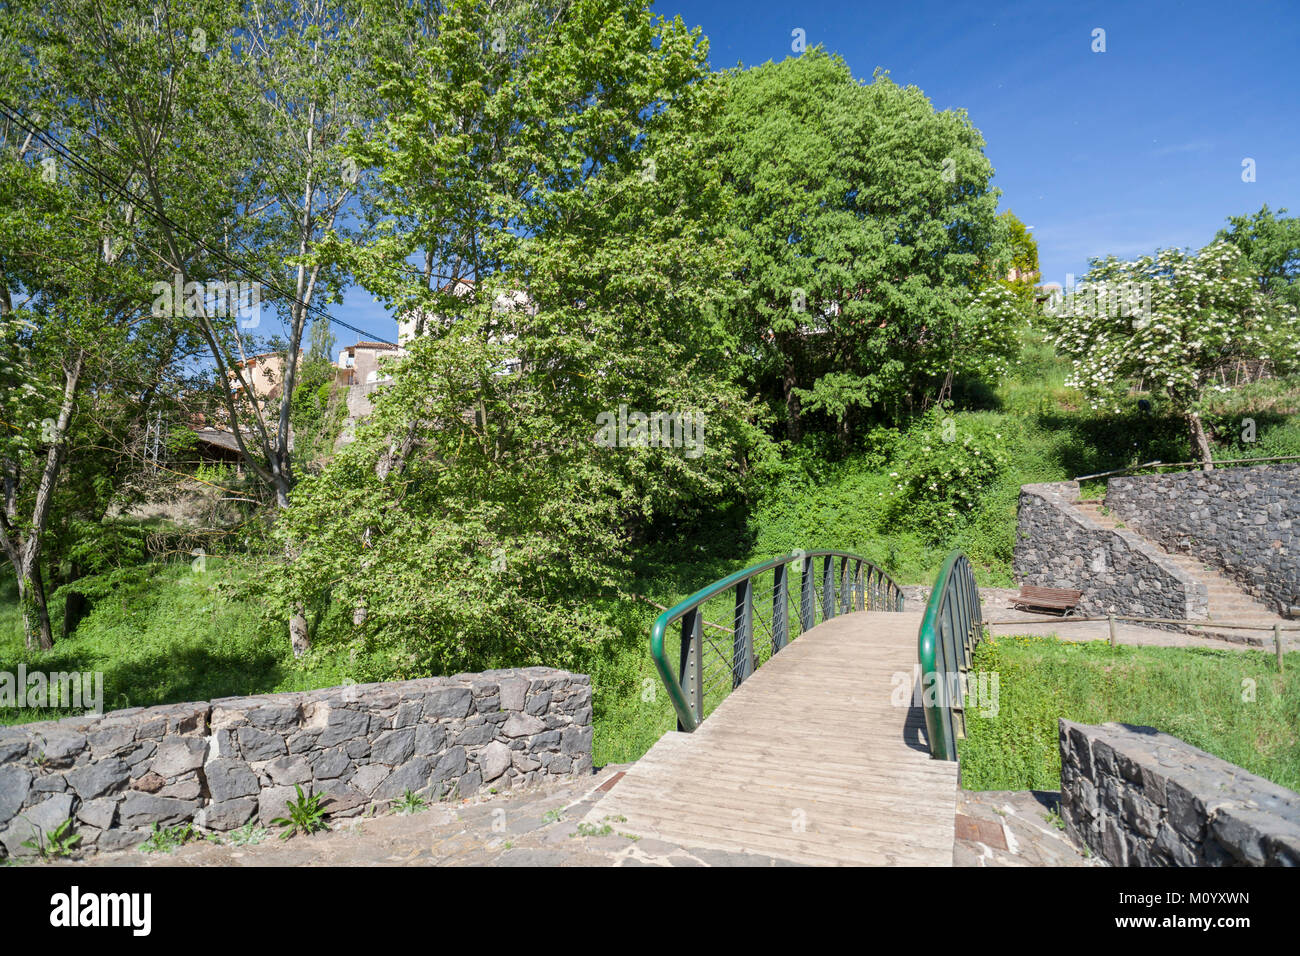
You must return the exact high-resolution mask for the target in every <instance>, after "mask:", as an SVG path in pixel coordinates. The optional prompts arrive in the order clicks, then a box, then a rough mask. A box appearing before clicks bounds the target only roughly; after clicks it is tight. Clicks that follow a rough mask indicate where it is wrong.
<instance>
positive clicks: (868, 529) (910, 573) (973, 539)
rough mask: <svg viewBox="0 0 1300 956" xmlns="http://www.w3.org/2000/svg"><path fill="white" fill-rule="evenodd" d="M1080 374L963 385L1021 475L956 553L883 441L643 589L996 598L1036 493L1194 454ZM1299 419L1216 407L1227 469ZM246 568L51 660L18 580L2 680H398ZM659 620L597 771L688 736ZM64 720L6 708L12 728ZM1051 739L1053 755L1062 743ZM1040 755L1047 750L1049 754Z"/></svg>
mask: <svg viewBox="0 0 1300 956" xmlns="http://www.w3.org/2000/svg"><path fill="white" fill-rule="evenodd" d="M1067 371H1068V362H1066V361H1063V360H1061V359H1060V358H1058V357H1057V356H1055V355H1053V354H1052V351H1051V349H1050V347H1048V346H1047V345H1045V344H1044V343H1043V341H1042V340H1041V337H1037V336H1035V335H1033V334H1030V335H1029V336H1027V338H1026V342H1025V347H1024V351H1023V353H1022V356H1021V360H1020V362H1019V363H1018V364H1017V367H1016V370H1015V373H1014V374H1013V375H1011V376H1009V377H1008V378H1007V380H1006V381H1004V382H1003V383H1001V384H1000V385H999V386H998V387H997V388H996V389H985V388H982V387H979V386H973V385H966V386H960V387H959V388H958V392H957V395H956V399H957V407H958V408H959V409H961V410H959V411H958V412H957V413H956V415H955V418H956V427H957V433H958V435H961V434H964V433H965V431H966V430H967V429H970V430H972V431H982V432H984V433H986V434H987V433H998V434H1000V435H1002V436H1004V439H1005V442H1006V460H1007V464H1006V466H1005V467H1004V468H1003V469H1002V470H1001V471H1000V472H999V473H998V474H997V476H996V478H995V479H994V480H993V481H992V482H991V483H990V484H989V485H988V486H987V487H985V488H983V489H982V490H981V492H980V494H979V496H978V500H977V501H976V502H975V504H974V506H973V507H971V508H970V509H969V511H968V512H967V513H965V514H961V515H959V516H958V517H957V519H956V520H955V522H954V524H953V526H952V527H951V528H950V529H948V530H946V531H945V533H944V534H943V535H942V539H941V540H936V539H935V538H934V537H933V536H926V535H925V534H922V533H921V532H920V531H918V530H916V529H914V528H909V527H908V526H907V523H906V520H905V518H906V509H903V511H902V513H901V517H900V510H899V509H898V508H897V507H891V504H890V493H891V488H892V487H893V486H894V484H893V479H892V478H891V474H890V473H891V472H893V471H896V470H898V469H899V468H900V467H903V466H902V464H901V462H900V459H901V458H902V457H905V456H906V454H907V453H908V450H909V448H911V447H914V446H915V445H916V444H917V442H918V440H919V438H918V436H917V435H915V434H912V433H910V432H902V433H894V434H893V435H892V436H891V435H889V434H885V435H884V436H883V439H882V441H881V442H880V443H879V444H877V445H874V446H873V445H872V444H871V443H868V445H867V447H864V448H863V449H862V450H860V451H858V452H856V453H854V454H853V455H850V456H849V457H847V458H845V459H842V460H840V461H835V462H828V461H827V460H826V458H825V456H824V455H821V454H818V453H817V452H816V449H813V448H807V449H804V450H803V452H802V453H797V454H794V455H791V460H792V461H794V460H801V461H802V462H803V464H800V465H798V466H794V465H792V466H791V467H789V468H787V469H786V470H785V471H784V472H783V473H782V475H780V476H779V477H775V478H774V479H773V481H772V483H771V485H770V487H769V488H768V490H767V492H766V493H765V494H764V495H763V496H762V497H761V498H760V499H759V500H758V501H757V502H755V503H754V504H753V506H752V508H751V510H750V511H749V512H748V513H740V512H737V513H735V514H728V515H721V516H718V517H717V519H716V521H715V522H714V524H715V526H714V527H711V528H708V529H697V530H696V533H695V535H694V536H693V537H691V538H689V539H686V540H681V539H677V538H674V539H673V540H664V541H662V542H660V543H659V544H657V545H653V546H650V547H647V548H645V549H643V551H642V552H641V554H640V555H639V557H638V561H637V564H636V567H635V569H634V580H633V581H632V582H631V584H630V585H629V587H628V590H629V591H631V592H633V593H636V594H640V595H643V596H644V597H646V598H648V599H649V600H650V601H653V602H656V603H658V604H659V605H662V606H671V605H673V604H675V603H676V602H677V601H678V600H680V599H681V598H682V597H684V596H686V595H687V594H690V593H691V592H692V591H695V590H697V589H698V588H701V587H703V586H705V585H707V584H709V583H711V582H713V581H715V580H717V579H718V578H720V577H723V576H724V575H726V574H729V573H730V572H732V571H735V570H737V569H739V568H743V567H745V566H747V565H749V564H752V563H755V562H758V561H762V560H766V559H767V558H770V557H773V556H775V555H778V554H783V553H788V552H790V551H792V550H794V549H796V548H805V549H816V548H831V549H839V550H850V551H856V552H858V553H860V554H863V555H865V556H867V557H868V558H870V559H872V560H874V561H875V562H876V563H878V564H880V565H881V566H883V567H885V568H886V569H887V570H888V571H889V572H890V573H891V574H892V575H893V576H894V577H895V579H896V580H897V581H898V582H899V583H901V584H929V583H931V581H932V580H933V576H934V574H935V571H936V570H937V568H938V567H939V565H940V563H941V562H942V560H943V557H944V555H945V554H946V553H947V552H948V550H949V549H951V548H953V547H958V548H961V549H962V550H964V551H965V552H966V553H967V554H968V556H969V557H970V558H971V560H972V563H973V564H974V565H975V569H976V576H977V579H978V580H979V583H980V584H981V585H984V586H999V585H1000V586H1007V585H1011V584H1012V583H1013V582H1012V576H1011V558H1012V551H1013V548H1014V544H1015V524H1016V502H1017V497H1018V494H1019V489H1020V486H1021V485H1022V484H1026V483H1030V482H1039V481H1057V480H1062V479H1065V478H1070V477H1072V476H1075V475H1080V474H1086V473H1089V472H1097V471H1104V470H1106V469H1110V468H1117V467H1122V466H1125V465H1130V464H1134V463H1137V462H1144V461H1150V460H1153V459H1161V460H1164V461H1180V460H1183V459H1185V458H1186V456H1187V452H1186V438H1185V435H1184V432H1183V426H1182V424H1181V423H1180V422H1178V421H1177V420H1175V419H1171V418H1168V417H1161V416H1159V415H1158V414H1156V415H1155V416H1154V417H1153V416H1152V415H1150V414H1143V413H1141V412H1139V411H1138V410H1137V408H1136V401H1135V402H1134V403H1133V405H1134V407H1133V409H1132V410H1131V411H1130V412H1128V413H1125V414H1120V415H1116V414H1111V413H1102V412H1098V411H1093V410H1091V409H1089V408H1088V407H1087V405H1086V403H1085V402H1084V401H1083V399H1082V397H1081V396H1080V394H1079V393H1078V392H1076V391H1075V390H1073V389H1070V388H1067V387H1065V385H1064V380H1065V376H1066V373H1067ZM1156 411H1157V413H1158V411H1159V408H1158V405H1157V409H1156ZM1297 412H1300V378H1297V377H1292V378H1289V379H1278V380H1271V381H1266V382H1259V383H1255V384H1252V385H1247V386H1243V387H1242V388H1240V389H1236V390H1233V391H1231V392H1224V393H1219V394H1215V395H1213V396H1211V397H1210V398H1208V399H1207V401H1206V403H1205V406H1204V413H1205V415H1206V421H1207V424H1208V425H1209V427H1210V428H1211V430H1212V433H1213V434H1215V435H1216V436H1218V440H1216V443H1215V448H1216V455H1217V456H1219V457H1246V456H1247V455H1254V456H1266V455H1281V454H1300V415H1298V414H1297ZM1246 417H1250V418H1253V419H1254V420H1255V426H1256V432H1257V435H1256V437H1257V440H1256V441H1255V442H1253V443H1245V442H1243V441H1242V440H1241V435H1242V433H1243V426H1242V424H1241V422H1242V419H1243V418H1246ZM1102 490H1103V485H1102V484H1101V483H1096V484H1094V485H1093V486H1090V487H1088V488H1085V489H1084V491H1085V494H1092V495H1094V496H1095V495H1097V494H1100V493H1101V491H1102ZM245 560H246V559H239V558H230V559H227V560H224V561H223V560H221V559H218V558H214V557H209V558H208V565H207V571H206V572H205V573H204V574H194V573H193V572H192V571H191V570H190V566H189V565H188V563H184V562H182V563H179V564H171V565H163V564H153V565H149V566H147V568H145V569H143V571H142V574H141V575H139V577H138V580H136V581H135V582H133V583H131V584H129V585H127V586H123V587H122V588H121V589H120V590H118V591H116V592H114V593H113V595H112V596H111V597H108V598H105V599H101V600H99V601H97V603H96V605H95V607H94V609H93V611H92V612H91V614H90V616H88V617H87V618H86V619H85V620H83V621H82V622H81V625H80V626H79V628H78V630H77V632H76V633H75V634H74V635H73V636H72V637H70V638H69V639H68V640H66V641H61V642H60V643H59V644H58V646H56V648H55V649H54V650H53V651H51V652H49V653H48V654H28V653H27V652H26V651H25V650H24V649H23V644H22V636H21V627H20V623H19V617H18V611H17V607H16V604H15V600H14V594H13V583H12V579H9V580H8V581H7V583H6V582H5V581H3V580H0V671H11V672H12V671H14V670H16V667H17V664H18V662H19V661H25V662H26V663H27V666H28V668H29V669H31V668H39V669H41V670H44V671H59V670H72V669H77V670H82V671H86V670H90V671H94V670H101V671H103V672H104V674H105V701H104V703H105V706H106V707H125V706H128V705H131V706H134V705H148V704H158V703H168V702H174V701H181V700H209V699H212V698H213V697H221V696H227V695H238V694H251V693H267V692H272V691H285V690H306V689H311V688H317V687H328V686H333V685H337V684H341V683H344V682H345V681H357V682H364V681H368V680H378V679H383V677H385V676H386V675H388V674H391V673H395V671H394V670H393V669H392V662H391V661H387V660H385V659H384V658H383V656H382V655H381V654H380V653H378V652H376V651H371V650H369V649H368V648H367V647H366V646H365V645H364V644H362V643H361V642H359V641H356V640H354V639H352V638H351V637H350V635H348V634H347V633H343V632H339V633H333V632H331V633H327V634H324V635H322V636H321V639H320V640H319V641H318V643H317V647H316V648H315V649H314V650H313V651H312V652H311V653H310V654H309V655H308V656H307V657H306V658H305V659H304V660H302V661H295V660H294V659H293V658H292V656H291V655H290V654H289V651H288V640H287V637H286V636H285V633H284V628H283V626H276V625H274V624H268V623H266V622H264V621H262V620H261V617H260V614H259V609H258V607H257V605H256V602H255V601H253V600H250V599H249V598H247V597H241V596H239V592H238V591H235V590H232V589H231V588H230V587H228V586H226V585H229V584H234V583H238V582H239V581H240V580H242V579H244V578H246V577H247V571H246V568H247V567H248V566H247V564H246V563H244V562H245ZM56 613H57V609H56ZM657 613H658V611H657V609H656V608H655V607H654V606H653V605H652V604H651V603H647V602H646V601H643V600H642V601H633V602H630V603H628V604H627V605H626V606H624V607H622V608H621V609H620V616H621V617H622V619H623V627H622V631H623V635H622V639H621V640H620V641H618V642H617V643H615V644H614V645H612V646H609V647H606V648H603V649H602V650H601V651H599V652H597V653H595V654H594V655H593V657H592V658H591V659H590V660H589V661H588V662H586V663H585V664H584V665H583V666H582V668H581V669H583V670H586V671H587V672H589V673H590V674H591V676H592V685H593V691H594V698H595V700H594V711H595V725H596V727H595V741H594V747H595V760H596V762H597V763H598V764H601V763H607V762H624V761H628V760H634V759H636V758H637V757H639V756H640V755H641V754H643V753H644V752H645V751H646V749H648V748H649V746H650V745H651V744H652V743H654V741H656V740H657V739H658V738H659V737H660V736H661V735H662V734H663V733H664V732H665V731H667V730H672V729H673V728H674V727H675V719H674V716H673V712H672V708H671V706H670V704H669V702H668V699H667V696H666V694H665V693H664V690H663V688H662V687H661V686H660V683H659V678H658V675H657V674H656V673H655V670H654V667H653V666H652V664H651V662H650V658H649V650H648V636H649V629H650V624H651V622H653V620H654V618H655V615H656V614H657ZM341 620H343V619H342V618H341V617H340V616H339V615H333V616H332V617H331V618H330V622H331V623H330V627H331V628H333V627H336V626H341V627H346V622H344V623H343V624H342V625H339V621H341ZM56 627H57V625H56ZM485 666H487V665H485ZM1189 709H1190V708H1189ZM66 713H67V712H66V711H64V712H49V713H43V714H41V713H34V712H32V711H30V710H26V711H21V712H15V711H13V710H10V711H7V712H6V711H5V710H3V709H0V723H15V722H19V721H29V720H39V719H49V718H53V717H58V716H66ZM1114 714H1115V715H1116V716H1115V717H1114V718H1106V719H1125V720H1130V721H1132V720H1140V719H1141V718H1140V717H1138V716H1136V715H1135V714H1131V713H1126V712H1121V711H1120V710H1116V711H1114ZM1080 719H1083V718H1080ZM1294 724H1295V720H1294V711H1293V719H1292V726H1294ZM1036 726H1037V725H1036ZM1054 726H1055V725H1054V724H1052V727H1054ZM1162 729H1171V728H1168V727H1162ZM1171 732H1175V733H1176V732H1177V731H1176V730H1171ZM1042 733H1044V734H1047V737H1044V738H1043V739H1044V740H1050V741H1051V743H1052V747H1051V748H1048V749H1049V750H1050V751H1051V753H1053V754H1054V752H1055V751H1054V749H1053V748H1054V746H1055V743H1054V741H1055V737H1054V736H1053V735H1054V733H1055V731H1054V729H1051V728H1048V729H1047V730H1044V731H1042ZM1193 742H1195V741H1193ZM1207 749H1211V748H1207ZM1033 752H1034V753H1038V754H1040V755H1041V753H1043V752H1044V751H1043V750H1042V747H1041V746H1039V747H1038V749H1037V750H1034V751H1033ZM1225 756H1227V755H1226V754H1225ZM1035 759H1037V758H1035ZM1043 759H1047V758H1043ZM1228 759H1233V758H1232V757H1229V758H1228ZM1051 777H1052V772H1049V771H1046V770H1044V771H1043V773H1040V774H1039V775H1038V777H1035V780H1038V781H1040V782H1044V785H1045V782H1046V781H1048V779H1049V778H1051ZM992 785H993V784H989V786H992ZM998 785H1000V784H998ZM1026 785H1028V784H1026ZM1034 785H1039V784H1038V783H1036V784H1034Z"/></svg>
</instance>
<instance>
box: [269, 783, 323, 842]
mask: <svg viewBox="0 0 1300 956" xmlns="http://www.w3.org/2000/svg"><path fill="white" fill-rule="evenodd" d="M294 790H295V791H297V794H298V797H297V799H296V800H290V801H288V803H286V804H285V809H286V810H287V811H288V812H289V815H288V816H287V817H276V818H275V819H274V820H272V821H271V822H272V823H273V824H275V825H276V826H278V827H280V828H281V830H280V839H281V840H287V839H289V838H290V837H291V836H294V835H295V834H298V833H302V834H312V833H317V832H319V831H321V830H328V829H329V828H330V827H329V824H328V823H327V822H326V821H325V809H324V807H322V806H321V801H322V800H323V799H324V797H323V795H321V794H319V793H314V794H312V795H311V796H310V797H307V796H304V795H303V792H302V786H301V785H299V784H294Z"/></svg>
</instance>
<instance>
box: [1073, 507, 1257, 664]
mask: <svg viewBox="0 0 1300 956" xmlns="http://www.w3.org/2000/svg"><path fill="white" fill-rule="evenodd" d="M1074 506H1075V507H1076V508H1077V509H1079V511H1080V512H1082V513H1083V514H1085V515H1087V516H1088V518H1089V519H1090V520H1092V521H1093V522H1094V523H1096V524H1097V525H1098V526H1100V527H1102V528H1106V529H1108V530H1111V531H1114V530H1118V529H1119V528H1120V526H1121V525H1123V524H1124V522H1123V521H1122V520H1121V519H1120V518H1119V517H1118V516H1117V515H1115V514H1113V513H1106V514H1103V513H1102V509H1103V508H1104V507H1105V506H1106V502H1105V499H1101V500H1096V499H1094V500H1091V501H1075V502H1074ZM1123 530H1126V531H1130V532H1132V533H1133V534H1136V535H1137V536H1138V537H1140V538H1142V539H1143V540H1144V541H1146V542H1147V543H1148V544H1150V545H1151V546H1152V547H1153V548H1155V549H1156V551H1158V552H1159V553H1160V554H1161V555H1163V556H1164V557H1165V559H1166V560H1167V561H1169V562H1170V563H1171V564H1173V565H1174V566H1175V567H1176V568H1178V569H1179V570H1181V571H1183V572H1184V573H1185V574H1188V575H1190V576H1191V577H1193V578H1195V579H1196V580H1197V581H1199V582H1200V583H1201V584H1203V585H1204V586H1205V591H1206V597H1207V599H1208V600H1207V607H1206V611H1207V614H1206V616H1207V617H1208V618H1209V619H1210V620H1220V621H1229V622H1231V623H1234V624H1260V625H1272V624H1274V623H1275V622H1279V621H1282V618H1280V617H1278V616H1277V615H1276V614H1274V613H1273V612H1272V610H1270V609H1269V608H1268V607H1267V606H1266V605H1265V604H1264V603H1263V602H1261V601H1258V600H1256V599H1255V598H1254V596H1253V595H1251V594H1249V593H1248V592H1246V591H1245V590H1244V589H1243V588H1241V587H1240V586H1239V585H1238V584H1237V583H1236V582H1235V581H1233V580H1231V579H1230V578H1228V577H1227V576H1225V575H1223V574H1222V573H1220V572H1219V571H1218V569H1217V568H1214V567H1213V566H1211V565H1209V564H1207V563H1206V562H1205V561H1204V560H1203V559H1201V558H1196V557H1193V556H1192V555H1189V554H1183V553H1181V552H1177V551H1169V550H1168V549H1166V548H1165V547H1163V546H1162V545H1160V544H1157V543H1156V542H1154V541H1152V540H1151V539H1149V538H1147V537H1146V536H1145V535H1143V534H1142V533H1141V532H1140V531H1137V530H1136V529H1134V528H1129V527H1127V526H1125V527H1124V528H1123ZM1187 630H1188V632H1189V633H1193V634H1202V635H1204V636H1207V637H1214V638H1218V639H1220V640H1227V641H1231V642H1233V643H1238V644H1251V645H1257V646H1263V645H1266V644H1271V643H1272V640H1273V635H1272V634H1271V633H1269V632H1267V631H1242V630H1237V629H1235V628H1216V627H1214V626H1213V625H1208V626H1206V627H1201V628H1194V627H1189V628H1187Z"/></svg>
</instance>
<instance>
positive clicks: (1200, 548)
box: [1106, 465, 1300, 617]
mask: <svg viewBox="0 0 1300 956" xmlns="http://www.w3.org/2000/svg"><path fill="white" fill-rule="evenodd" d="M1106 505H1107V507H1109V508H1110V509H1111V510H1112V511H1114V512H1115V514H1116V515H1117V516H1118V517H1120V518H1121V519H1122V520H1123V521H1124V522H1125V523H1126V524H1128V525H1131V526H1132V527H1133V528H1134V529H1136V530H1137V531H1139V532H1140V533H1141V534H1143V535H1145V536H1146V537H1148V538H1150V539H1151V540H1153V541H1155V542H1156V543H1157V544H1159V545H1160V546H1161V547H1163V548H1165V549H1166V550H1169V551H1181V552H1183V553H1185V554H1191V555H1194V556H1195V557H1197V558H1200V559H1201V560H1203V561H1205V562H1206V563H1207V564H1210V565H1213V566H1215V567H1217V568H1219V569H1220V570H1221V571H1222V572H1223V573H1224V574H1225V575H1226V576H1228V577H1230V578H1232V579H1233V580H1235V581H1237V582H1238V583H1239V584H1241V585H1242V586H1243V587H1244V588H1246V590H1248V591H1250V593H1251V594H1253V595H1255V596H1256V597H1257V598H1259V599H1260V600H1261V601H1263V602H1264V603H1265V604H1267V605H1268V606H1269V607H1270V608H1271V609H1272V610H1274V611H1276V612H1277V613H1279V614H1282V615H1286V616H1289V617H1297V616H1300V465H1260V466H1255V467H1250V468H1218V469H1215V470H1214V471H1192V472H1179V473H1173V474H1163V475H1137V476H1132V477H1120V478H1112V479H1111V480H1110V481H1109V482H1108V483H1107V486H1106Z"/></svg>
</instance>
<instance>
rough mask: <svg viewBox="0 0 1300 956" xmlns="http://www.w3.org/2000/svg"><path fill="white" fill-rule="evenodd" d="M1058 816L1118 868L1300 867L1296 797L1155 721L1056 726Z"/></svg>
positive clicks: (1299, 810)
mask: <svg viewBox="0 0 1300 956" xmlns="http://www.w3.org/2000/svg"><path fill="white" fill-rule="evenodd" d="M1060 742H1061V817H1062V819H1064V821H1065V826H1066V830H1067V832H1068V833H1069V834H1070V836H1071V837H1072V838H1074V839H1075V840H1076V841H1079V842H1082V843H1085V844H1087V845H1088V846H1089V847H1091V848H1092V850H1093V851H1095V852H1096V853H1097V854H1099V855H1100V856H1101V857H1102V858H1103V859H1105V860H1106V861H1107V862H1109V863H1111V864H1113V865H1115V866H1300V793H1296V792H1295V791H1294V790H1288V789H1286V788H1285V787H1280V786H1278V785H1277V784H1275V783H1272V782H1270V781H1268V780H1265V779H1264V778H1263V777H1257V776H1255V775H1254V774H1252V773H1247V772H1246V771H1245V770H1242V769H1241V768H1240V767H1238V766H1236V765H1235V764H1230V763H1228V762H1227V761H1226V760H1220V759H1219V758H1218V757H1215V756H1212V755H1210V754H1208V753H1206V752H1205V751H1204V750H1199V749H1197V748H1196V747H1193V746H1191V745H1190V744H1187V743H1184V742H1183V741H1181V740H1179V739H1178V738H1177V737H1171V736H1170V735H1169V734H1163V733H1160V732H1159V731H1158V730H1156V729H1155V728H1153V727H1134V726H1131V725H1129V724H1101V725H1100V726H1093V725H1088V724H1076V723H1072V722H1071V721H1068V720H1062V721H1061V722H1060Z"/></svg>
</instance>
